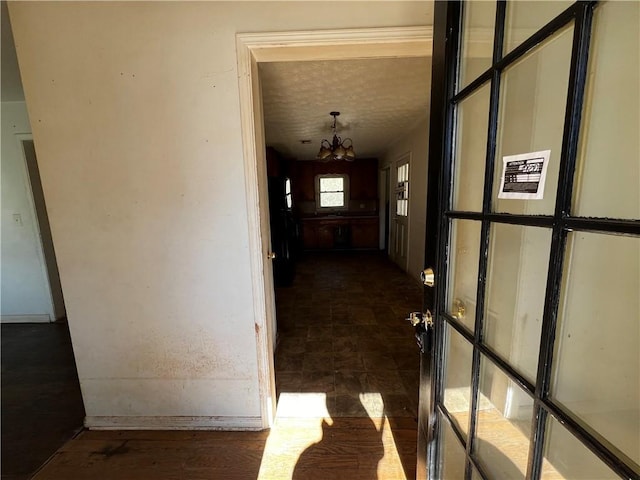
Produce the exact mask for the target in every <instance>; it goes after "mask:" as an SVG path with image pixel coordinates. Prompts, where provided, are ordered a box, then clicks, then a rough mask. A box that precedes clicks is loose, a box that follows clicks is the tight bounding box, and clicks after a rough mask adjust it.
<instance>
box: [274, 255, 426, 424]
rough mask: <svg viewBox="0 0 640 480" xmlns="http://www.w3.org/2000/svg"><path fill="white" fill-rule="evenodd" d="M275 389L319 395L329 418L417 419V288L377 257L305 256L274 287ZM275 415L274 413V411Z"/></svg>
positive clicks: (396, 269) (384, 260) (384, 259)
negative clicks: (378, 415)
mask: <svg viewBox="0 0 640 480" xmlns="http://www.w3.org/2000/svg"><path fill="white" fill-rule="evenodd" d="M276 305H277V319H278V346H277V349H276V356H275V366H276V388H277V392H278V395H279V396H280V397H281V398H282V394H283V393H286V394H287V395H289V394H294V393H310V392H316V393H323V394H325V398H326V408H327V410H328V412H329V414H330V415H331V416H332V417H354V416H355V417H358V416H371V412H372V411H374V412H375V411H380V410H383V413H384V414H385V415H386V416H388V417H413V418H417V402H418V381H419V352H418V347H417V346H416V343H415V338H414V336H413V329H412V328H411V326H410V325H409V324H408V322H406V321H405V320H404V318H405V317H406V316H407V314H408V313H409V312H411V311H415V310H419V309H420V308H421V305H422V289H421V287H420V285H419V283H418V282H417V281H416V280H413V279H411V278H410V277H409V276H408V275H407V274H406V273H404V272H403V271H402V270H400V269H399V268H398V267H397V266H396V265H395V264H394V263H392V262H390V261H389V260H388V259H387V258H386V257H385V256H384V255H382V254H379V253H346V252H345V253H342V252H337V253H317V254H309V255H307V256H306V258H304V259H303V261H301V262H300V263H299V264H298V268H297V274H296V278H295V280H294V283H293V285H292V286H290V287H281V288H277V289H276ZM279 414H280V412H279Z"/></svg>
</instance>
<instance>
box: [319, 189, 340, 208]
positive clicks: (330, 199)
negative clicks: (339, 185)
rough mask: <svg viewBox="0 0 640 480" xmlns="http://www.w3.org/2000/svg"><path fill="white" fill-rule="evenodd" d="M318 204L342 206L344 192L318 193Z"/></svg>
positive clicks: (322, 205)
mask: <svg viewBox="0 0 640 480" xmlns="http://www.w3.org/2000/svg"><path fill="white" fill-rule="evenodd" d="M320 206H321V207H343V206H344V193H342V192H337V193H320Z"/></svg>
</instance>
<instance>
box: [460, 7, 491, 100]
mask: <svg viewBox="0 0 640 480" xmlns="http://www.w3.org/2000/svg"><path fill="white" fill-rule="evenodd" d="M463 8H464V20H463V21H464V25H463V29H462V43H461V47H462V52H461V54H460V55H461V59H460V78H459V82H458V84H459V86H460V88H459V90H462V88H464V87H466V86H467V85H468V84H469V83H471V82H472V81H473V80H475V79H476V78H477V77H478V76H480V74H482V73H483V72H484V71H486V70H487V69H488V68H489V67H490V66H491V62H492V60H493V34H494V25H495V23H496V2H495V1H491V2H487V1H485V0H472V1H468V2H465V3H464V7H463Z"/></svg>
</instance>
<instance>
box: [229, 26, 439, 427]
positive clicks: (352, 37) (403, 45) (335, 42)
mask: <svg viewBox="0 0 640 480" xmlns="http://www.w3.org/2000/svg"><path fill="white" fill-rule="evenodd" d="M354 41H355V42H357V43H358V47H357V49H356V50H357V51H354V50H353V49H352V48H350V47H348V46H346V47H345V46H344V45H345V43H347V44H353V42H354ZM301 45H304V46H301ZM430 50H431V32H430V29H429V28H422V27H416V28H414V27H411V28H397V29H367V30H352V31H337V32H307V33H300V34H291V33H289V34H286V35H283V34H246V35H245V34H239V35H238V61H239V70H240V75H239V78H240V93H241V95H240V97H241V113H242V117H241V119H242V125H243V138H244V145H245V157H244V159H245V173H246V175H247V198H248V200H249V201H248V206H249V213H250V240H251V245H250V247H251V248H250V250H251V252H253V253H252V255H253V258H252V269H253V271H254V275H253V279H254V284H253V290H254V294H255V297H256V298H258V299H260V298H262V299H264V301H263V303H260V302H257V303H256V309H255V312H254V313H255V316H256V332H257V336H258V342H257V344H258V348H259V351H258V361H259V370H260V375H259V378H260V382H261V384H260V385H261V398H262V401H261V405H262V408H263V412H262V413H263V415H262V418H263V423H264V426H265V427H267V426H269V425H271V424H272V422H273V419H274V414H275V407H276V402H275V400H276V399H275V382H274V368H273V353H274V348H273V347H274V346H275V336H276V332H277V325H276V322H275V302H274V298H273V295H274V294H273V292H274V290H273V286H272V281H273V280H272V268H271V264H270V263H269V260H268V258H269V253H270V244H269V227H268V224H266V222H265V220H264V219H265V214H264V213H262V214H261V211H262V210H261V209H262V208H264V206H265V205H267V204H268V203H267V202H266V185H265V183H266V182H265V179H266V174H265V172H264V168H265V167H264V165H265V159H264V145H265V142H264V125H263V120H262V118H263V117H262V104H261V100H260V99H261V93H260V85H259V80H258V63H259V62H274V61H299V60H312V59H323V60H345V59H350V58H396V57H412V56H429V52H430ZM294 188H295V187H294ZM258 199H259V201H258ZM261 206H262V207H261Z"/></svg>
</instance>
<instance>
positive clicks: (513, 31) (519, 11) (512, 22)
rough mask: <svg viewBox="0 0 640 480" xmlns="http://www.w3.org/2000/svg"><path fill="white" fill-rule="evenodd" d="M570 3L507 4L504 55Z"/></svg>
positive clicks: (563, 0) (534, 2)
mask: <svg viewBox="0 0 640 480" xmlns="http://www.w3.org/2000/svg"><path fill="white" fill-rule="evenodd" d="M572 3H573V2H571V1H567V0H562V1H560V0H554V1H553V2H541V1H540V0H537V1H517V2H508V3H507V18H506V27H505V28H506V30H505V35H504V49H505V53H507V52H510V51H511V50H513V49H514V48H515V47H517V46H518V45H520V44H521V43H522V42H523V41H525V40H526V39H527V38H529V37H530V36H531V35H533V34H534V33H535V32H536V31H537V30H539V29H540V28H542V27H543V26H544V25H546V24H547V23H549V22H550V21H551V20H553V19H554V18H555V17H557V16H558V15H559V14H560V13H562V12H563V11H564V10H566V9H567V7H569V6H570V5H571V4H572Z"/></svg>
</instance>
